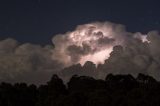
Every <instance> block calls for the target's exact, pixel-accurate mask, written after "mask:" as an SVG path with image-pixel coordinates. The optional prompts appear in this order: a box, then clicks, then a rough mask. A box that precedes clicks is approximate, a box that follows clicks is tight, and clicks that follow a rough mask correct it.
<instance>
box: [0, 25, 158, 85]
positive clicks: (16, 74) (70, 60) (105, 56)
mask: <svg viewBox="0 0 160 106" xmlns="http://www.w3.org/2000/svg"><path fill="white" fill-rule="evenodd" d="M52 41H53V44H54V46H55V47H53V46H51V45H46V46H40V45H35V44H31V43H25V44H19V42H18V41H16V40H14V39H11V38H8V39H5V40H1V41H0V81H10V82H19V81H23V82H28V83H43V82H45V81H47V80H49V79H50V77H51V75H52V74H54V73H57V74H59V75H60V76H61V77H63V78H64V79H67V78H69V77H71V76H72V75H74V74H78V75H90V76H93V77H95V78H104V77H105V76H106V74H108V73H115V74H116V73H117V74H133V75H136V74H137V73H145V74H149V75H152V76H154V77H155V78H157V79H159V76H160V71H159V69H160V49H159V45H160V35H159V33H158V32H157V31H150V32H149V33H147V34H141V33H140V32H136V33H131V32H127V31H126V30H125V26H124V25H121V24H115V23H111V22H94V23H89V24H84V25H79V26H77V28H76V29H75V30H74V31H70V32H67V33H65V34H58V35H55V36H54V37H53V39H52ZM89 61H91V62H89ZM92 62H93V63H92ZM79 63H80V64H79ZM63 68H64V69H63ZM62 69H63V70H62ZM159 80H160V79H159Z"/></svg>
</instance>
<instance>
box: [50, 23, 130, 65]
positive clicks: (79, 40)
mask: <svg viewBox="0 0 160 106" xmlns="http://www.w3.org/2000/svg"><path fill="white" fill-rule="evenodd" d="M126 35H129V33H128V32H126V31H125V27H124V26H123V25H120V24H114V23H111V22H104V23H100V22H95V23H90V24H85V25H79V26H78V27H77V28H76V29H75V31H72V32H67V33H65V34H61V35H57V36H55V37H54V38H53V43H54V44H55V49H54V51H53V52H54V53H53V58H54V59H56V60H59V61H61V62H62V63H64V64H65V65H71V64H76V63H81V64H82V65H83V64H84V63H85V62H86V61H92V62H94V63H95V64H99V63H104V60H105V59H107V58H108V57H109V54H110V53H111V51H112V48H113V47H114V46H115V45H123V43H124V41H125V39H126V37H128V36H126Z"/></svg>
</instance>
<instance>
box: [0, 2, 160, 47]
mask: <svg viewBox="0 0 160 106" xmlns="http://www.w3.org/2000/svg"><path fill="white" fill-rule="evenodd" d="M132 1H134V0H132ZM132 1H131V0H130V1H129V0H124V1H122V0H115V1H114V0H110V1H109V0H0V39H5V38H8V37H11V38H14V39H16V40H18V41H20V42H22V43H25V42H31V43H36V44H48V43H51V38H52V37H53V36H54V35H56V34H59V33H65V32H67V31H71V30H74V28H75V27H76V26H77V25H80V24H86V23H90V22H94V21H111V22H114V23H120V24H124V25H125V26H126V27H127V30H128V31H130V32H137V31H140V32H143V33H146V32H148V31H151V30H159V29H160V14H159V11H160V1H159V0H157V1H156V0H154V1H153V0H151V1H150V2H148V1H147V0H145V1H143V0H139V1H138V2H132Z"/></svg>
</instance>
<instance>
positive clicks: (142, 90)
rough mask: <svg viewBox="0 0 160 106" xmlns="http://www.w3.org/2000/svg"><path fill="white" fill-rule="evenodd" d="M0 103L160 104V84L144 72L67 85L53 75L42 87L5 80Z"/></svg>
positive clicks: (84, 79) (18, 105)
mask: <svg viewBox="0 0 160 106" xmlns="http://www.w3.org/2000/svg"><path fill="white" fill-rule="evenodd" d="M0 106H160V83H159V82H157V81H156V80H155V79H153V78H152V77H150V76H147V75H143V74H139V75H138V76H137V78H134V77H132V76H131V75H112V74H109V75H108V76H107V77H106V79H105V80H95V79H93V78H91V77H85V76H73V77H72V78H71V80H70V81H69V83H68V84H67V87H66V86H65V85H64V84H63V81H62V80H61V79H60V78H59V77H58V76H57V75H53V77H52V79H51V80H50V81H49V82H48V83H47V84H46V85H41V86H39V87H36V86H35V85H29V86H28V85H27V84H25V83H17V84H14V85H11V84H9V83H1V85H0Z"/></svg>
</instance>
